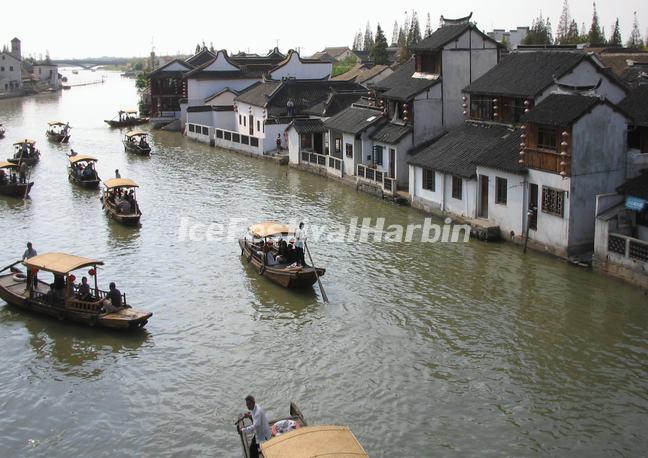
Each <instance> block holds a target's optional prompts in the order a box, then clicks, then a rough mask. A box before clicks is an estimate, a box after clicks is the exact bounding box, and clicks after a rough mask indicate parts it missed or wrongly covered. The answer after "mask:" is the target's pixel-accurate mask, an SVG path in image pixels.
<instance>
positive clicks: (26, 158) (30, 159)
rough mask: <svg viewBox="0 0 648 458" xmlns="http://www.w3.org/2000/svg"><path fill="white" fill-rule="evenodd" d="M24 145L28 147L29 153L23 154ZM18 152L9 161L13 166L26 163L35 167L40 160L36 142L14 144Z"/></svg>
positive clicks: (24, 141)
mask: <svg viewBox="0 0 648 458" xmlns="http://www.w3.org/2000/svg"><path fill="white" fill-rule="evenodd" d="M23 145H27V153H25V152H23ZM14 147H15V148H16V152H15V153H14V156H13V157H10V158H8V159H7V161H8V162H11V163H12V164H20V163H22V162H24V163H25V164H27V165H35V164H37V163H38V161H39V160H40V151H38V149H37V148H36V142H35V141H34V140H29V139H25V140H23V141H20V142H17V143H14Z"/></svg>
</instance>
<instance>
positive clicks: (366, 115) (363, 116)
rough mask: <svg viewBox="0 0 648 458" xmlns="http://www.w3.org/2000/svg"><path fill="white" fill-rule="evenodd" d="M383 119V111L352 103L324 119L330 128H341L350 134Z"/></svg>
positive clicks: (356, 132)
mask: <svg viewBox="0 0 648 458" xmlns="http://www.w3.org/2000/svg"><path fill="white" fill-rule="evenodd" d="M382 119H383V115H382V111H380V110H377V109H374V108H370V107H361V106H358V105H352V106H350V107H349V108H347V109H346V110H344V111H341V112H340V113H338V114H336V115H335V116H333V117H331V118H329V119H327V120H326V121H324V125H325V126H326V127H327V128H328V129H334V130H339V131H342V132H346V133H349V134H354V135H355V134H358V133H360V132H362V131H363V130H365V129H366V128H368V127H371V126H373V125H374V124H376V123H378V122H379V121H381V120H382Z"/></svg>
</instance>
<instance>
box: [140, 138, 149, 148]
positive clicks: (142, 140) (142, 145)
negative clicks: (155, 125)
mask: <svg viewBox="0 0 648 458" xmlns="http://www.w3.org/2000/svg"><path fill="white" fill-rule="evenodd" d="M147 146H148V143H146V137H142V138H140V141H139V147H140V148H146V147H147Z"/></svg>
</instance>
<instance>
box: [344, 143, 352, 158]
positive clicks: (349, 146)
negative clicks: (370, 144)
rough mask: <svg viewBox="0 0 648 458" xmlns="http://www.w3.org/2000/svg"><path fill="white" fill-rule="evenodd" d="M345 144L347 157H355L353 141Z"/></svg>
mask: <svg viewBox="0 0 648 458" xmlns="http://www.w3.org/2000/svg"><path fill="white" fill-rule="evenodd" d="M344 146H345V149H346V157H353V145H352V144H351V143H347V144H346V145H344Z"/></svg>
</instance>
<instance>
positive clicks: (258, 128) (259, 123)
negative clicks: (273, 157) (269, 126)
mask: <svg viewBox="0 0 648 458" xmlns="http://www.w3.org/2000/svg"><path fill="white" fill-rule="evenodd" d="M260 130H261V121H257V132H258V131H260Z"/></svg>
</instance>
